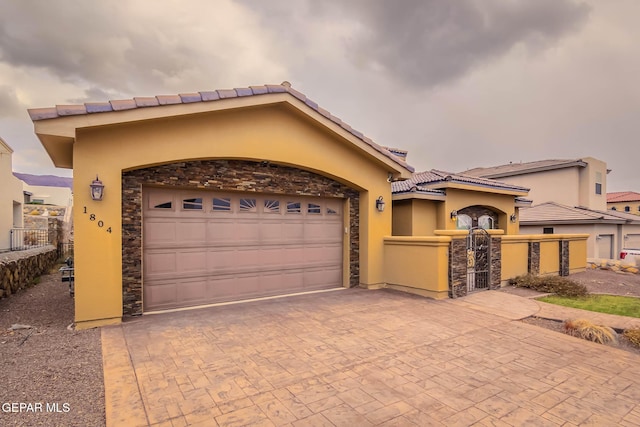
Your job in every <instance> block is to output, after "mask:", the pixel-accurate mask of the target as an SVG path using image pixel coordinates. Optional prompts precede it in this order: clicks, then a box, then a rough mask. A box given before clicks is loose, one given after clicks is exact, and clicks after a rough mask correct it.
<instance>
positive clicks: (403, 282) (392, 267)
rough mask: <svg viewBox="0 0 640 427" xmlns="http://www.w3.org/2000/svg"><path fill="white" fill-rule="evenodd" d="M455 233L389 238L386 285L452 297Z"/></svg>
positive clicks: (385, 259)
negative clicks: (450, 269)
mask: <svg viewBox="0 0 640 427" xmlns="http://www.w3.org/2000/svg"><path fill="white" fill-rule="evenodd" d="M450 243H451V237H449V236H438V237H435V236H433V237H406V236H403V237H399V236H398V237H395V236H394V237H387V238H385V242H384V245H385V251H384V267H385V268H384V272H385V276H384V277H385V282H386V286H387V287H390V288H393V289H399V290H403V291H406V292H411V293H414V294H418V295H422V296H427V297H430V298H435V299H443V298H448V292H449V291H448V286H449V279H448V265H449V264H448V263H449V258H448V254H449V245H450Z"/></svg>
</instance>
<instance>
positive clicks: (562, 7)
mask: <svg viewBox="0 0 640 427" xmlns="http://www.w3.org/2000/svg"><path fill="white" fill-rule="evenodd" d="M351 4H353V3H351ZM358 5H359V13H358V15H359V16H360V19H362V21H363V23H364V25H365V26H366V27H367V31H365V32H364V33H362V34H361V35H360V37H358V38H356V40H355V43H354V45H353V47H352V49H353V51H354V52H355V53H356V54H357V55H356V56H364V57H366V58H367V59H368V60H369V61H370V63H371V64H372V65H373V66H379V67H381V68H382V69H383V70H384V71H385V72H387V73H388V74H390V75H392V76H394V77H395V78H397V79H402V80H406V81H407V83H409V84H417V85H422V86H435V85H439V84H441V83H446V82H449V81H451V80H454V79H457V78H459V77H461V76H463V75H465V74H467V73H468V72H469V71H470V70H472V69H474V68H475V67H478V66H482V65H484V64H486V63H487V62H489V61H490V60H494V59H496V58H497V57H500V56H501V55H504V54H506V53H508V52H509V51H510V50H511V49H512V48H513V47H514V46H516V45H518V44H523V45H525V46H527V47H529V48H532V49H537V48H539V47H541V46H542V47H544V46H546V45H550V44H552V43H553V42H554V41H555V40H557V39H558V38H560V37H562V36H563V35H565V34H567V33H569V32H571V31H574V30H576V29H577V28H578V27H579V26H580V24H581V23H583V22H584V21H585V18H586V17H587V15H588V11H589V9H588V8H587V6H585V5H584V4H579V3H576V2H574V1H569V0H536V1H528V0H520V1H504V0H490V1H472V0H468V1H448V0H404V1H402V2H401V3H396V2H384V1H383V2H369V1H360V2H359V3H358ZM400 5H401V6H402V7H399V6H400Z"/></svg>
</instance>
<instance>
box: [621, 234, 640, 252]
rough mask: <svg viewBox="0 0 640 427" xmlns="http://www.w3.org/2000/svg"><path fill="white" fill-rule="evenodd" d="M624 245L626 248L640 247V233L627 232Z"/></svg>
mask: <svg viewBox="0 0 640 427" xmlns="http://www.w3.org/2000/svg"><path fill="white" fill-rule="evenodd" d="M622 245H623V247H624V248H626V249H640V234H627V235H626V237H625V239H624V243H623V244H622Z"/></svg>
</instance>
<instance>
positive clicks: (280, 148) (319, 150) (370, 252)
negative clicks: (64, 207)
mask: <svg viewBox="0 0 640 427" xmlns="http://www.w3.org/2000/svg"><path fill="white" fill-rule="evenodd" d="M73 155H74V158H73V161H74V188H75V201H74V204H75V210H74V223H75V245H76V255H75V256H76V322H79V323H82V322H92V323H91V324H95V321H97V320H100V319H103V320H104V321H105V322H107V321H112V320H113V319H116V318H120V317H121V316H122V271H121V269H122V259H121V257H122V255H121V245H122V238H121V233H122V230H121V221H120V218H121V209H122V206H121V173H122V171H123V170H128V169H137V168H140V167H145V166H150V165H155V164H162V163H170V162H175V161H176V160H193V159H214V158H220V159H245V160H257V161H262V160H267V161H271V162H275V163H279V164H285V165H291V166H295V167H299V168H302V169H307V170H311V171H314V172H316V173H319V174H322V175H325V176H329V177H331V178H333V179H335V180H337V181H340V182H343V183H345V184H347V185H349V186H351V187H353V188H356V189H358V190H361V193H360V282H361V283H362V284H364V285H375V284H379V283H382V282H383V281H384V277H383V265H384V262H383V251H384V244H383V237H384V236H388V235H390V234H391V208H390V205H391V203H390V202H391V185H390V184H389V182H388V181H387V177H388V171H387V170H385V169H384V168H383V167H382V166H381V165H380V164H379V163H376V162H373V161H372V160H371V159H370V158H368V157H366V156H364V155H362V153H361V152H359V151H357V150H356V149H355V148H354V147H353V145H351V144H349V143H348V142H347V141H345V140H344V139H343V138H341V137H340V136H338V135H336V134H335V133H332V132H328V131H327V130H326V129H325V128H323V127H321V126H320V125H319V124H318V123H317V122H313V121H312V120H310V119H309V118H307V117H305V116H303V115H301V114H299V113H297V112H294V111H291V110H290V109H289V108H288V107H284V106H278V105H274V106H270V107H261V108H251V109H249V108H246V109H239V110H231V111H219V112H212V113H201V114H195V115H190V116H185V117H180V118H172V119H159V120H153V121H146V122H145V121H143V122H138V123H131V124H127V125H113V126H109V127H103V128H93V129H88V130H80V131H78V134H77V137H76V142H75V144H74V153H73ZM96 174H97V175H99V177H100V179H101V180H102V181H103V183H104V185H105V197H104V200H103V201H101V202H98V201H92V200H91V199H90V198H89V191H88V189H89V184H90V183H91V181H92V180H94V179H95V177H96ZM195 178H196V179H198V178H202V177H195ZM83 188H84V189H86V190H87V191H83ZM379 196H383V197H384V199H385V201H387V209H385V211H384V212H382V213H381V212H378V211H377V210H376V209H375V200H376V199H377V198H378V197H379ZM85 207H86V213H84V212H85V209H84V208H85ZM91 214H93V215H95V220H93V221H91V217H90V215H91ZM99 221H101V222H99ZM100 225H102V227H100ZM108 229H110V230H111V233H108V232H107V230H108Z"/></svg>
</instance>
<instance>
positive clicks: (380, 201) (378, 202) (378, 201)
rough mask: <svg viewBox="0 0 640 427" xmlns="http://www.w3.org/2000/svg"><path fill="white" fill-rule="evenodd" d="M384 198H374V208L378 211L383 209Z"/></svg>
mask: <svg viewBox="0 0 640 427" xmlns="http://www.w3.org/2000/svg"><path fill="white" fill-rule="evenodd" d="M384 205H385V203H384V199H383V198H382V196H380V197H378V198H377V199H376V209H378V212H382V211H384Z"/></svg>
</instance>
